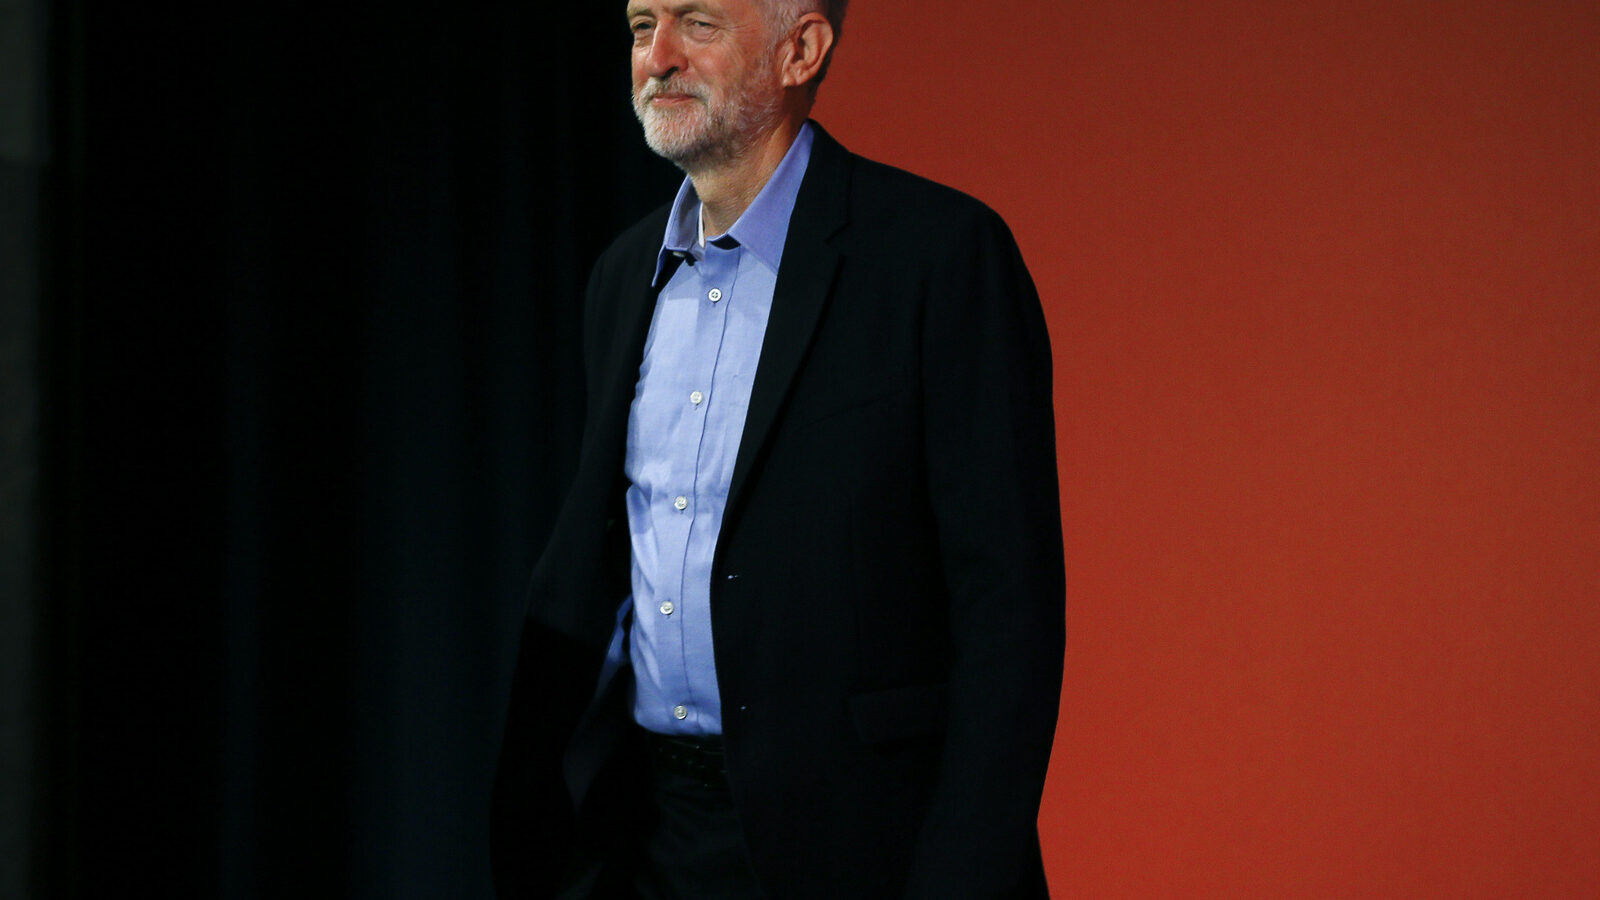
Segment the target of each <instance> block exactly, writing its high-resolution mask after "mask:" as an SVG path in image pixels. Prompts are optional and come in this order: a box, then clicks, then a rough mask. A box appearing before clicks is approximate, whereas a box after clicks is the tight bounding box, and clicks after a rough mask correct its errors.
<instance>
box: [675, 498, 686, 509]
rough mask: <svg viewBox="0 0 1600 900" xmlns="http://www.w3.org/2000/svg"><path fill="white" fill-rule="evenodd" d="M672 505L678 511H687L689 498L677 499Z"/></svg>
mask: <svg viewBox="0 0 1600 900" xmlns="http://www.w3.org/2000/svg"><path fill="white" fill-rule="evenodd" d="M672 505H673V506H675V507H677V508H678V509H688V508H689V498H688V497H679V498H678V499H676V500H674V501H672Z"/></svg>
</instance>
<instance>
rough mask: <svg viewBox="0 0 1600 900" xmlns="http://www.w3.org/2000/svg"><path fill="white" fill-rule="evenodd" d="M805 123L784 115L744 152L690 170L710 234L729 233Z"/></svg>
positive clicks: (707, 232)
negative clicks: (702, 167) (712, 164)
mask: <svg viewBox="0 0 1600 900" xmlns="http://www.w3.org/2000/svg"><path fill="white" fill-rule="evenodd" d="M803 124H805V118H804V117H801V118H792V117H789V118H784V119H782V120H780V121H779V122H778V124H777V126H776V127H774V128H773V129H772V130H771V131H769V132H767V133H765V134H763V135H761V136H759V137H757V138H756V139H755V140H754V141H753V142H752V143H751V145H750V147H749V149H747V150H746V151H745V152H743V153H740V154H738V155H736V156H734V157H732V158H730V159H726V160H721V161H719V162H718V163H717V164H716V165H714V166H708V167H706V168H704V169H697V170H693V171H690V172H689V181H690V182H692V183H693V184H694V192H695V194H697V195H698V196H699V197H700V206H701V210H702V215H704V216H705V220H704V221H705V228H706V236H707V237H713V236H716V235H721V234H726V233H727V231H728V229H729V228H732V227H733V223H734V222H737V221H739V217H740V216H742V215H744V211H745V210H747V209H749V208H750V204H751V203H754V202H755V199H756V195H757V194H759V193H761V189H762V188H763V187H765V186H766V184H767V179H769V178H771V177H772V173H773V172H775V171H777V168H778V164H779V163H781V162H783V157H784V155H785V154H787V153H788V152H789V147H790V146H791V145H792V144H793V143H794V139H795V137H796V136H797V135H798V134H799V133H800V126H801V125H803Z"/></svg>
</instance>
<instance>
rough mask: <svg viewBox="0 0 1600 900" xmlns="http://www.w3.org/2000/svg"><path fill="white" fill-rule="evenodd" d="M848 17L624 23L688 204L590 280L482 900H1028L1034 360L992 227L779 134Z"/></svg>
mask: <svg viewBox="0 0 1600 900" xmlns="http://www.w3.org/2000/svg"><path fill="white" fill-rule="evenodd" d="M844 7H845V3H844V2H843V0H836V2H825V0H631V2H630V3H629V5H628V7H627V18H628V24H629V27H630V29H631V30H632V33H633V86H634V106H635V109H636V111H637V113H638V116H639V119H640V121H641V123H642V124H643V126H644V133H645V140H646V141H647V142H648V143H649V145H650V147H651V148H652V149H654V150H655V151H656V152H657V153H659V154H661V155H662V156H665V157H666V158H668V159H670V160H672V161H673V162H674V163H676V164H677V165H678V166H679V167H680V168H682V169H683V170H684V172H685V173H686V174H687V178H686V179H685V181H684V183H683V186H682V188H681V189H680V190H679V192H678V195H677V198H676V199H675V200H674V201H673V202H672V203H671V204H670V205H668V206H665V207H663V208H662V209H660V210H659V211H657V212H656V213H655V214H653V215H651V216H649V217H648V218H646V219H645V220H644V221H642V222H640V223H639V224H637V225H636V226H634V227H633V228H631V229H629V230H628V231H627V232H625V233H624V234H623V235H622V236H621V237H620V238H618V239H617V241H616V242H615V243H614V244H613V245H612V246H611V247H610V249H608V250H607V251H606V252H605V253H604V254H603V255H602V256H601V258H600V259H599V261H598V262H597V263H596V264H595V267H594V271H593V274H592V275H591V278H590V281H589V286H588V291H587V296H586V300H585V303H586V306H585V313H584V325H583V328H584V330H583V339H582V341H583V342H582V347H583V360H584V375H585V379H586V386H587V399H586V410H587V418H586V424H585V428H584V432H583V435H582V452H581V456H580V463H579V468H578V471H577V473H576V475H575V477H574V481H573V484H572V486H571V488H570V491H569V493H568V495H567V497H566V500H565V502H564V504H563V506H562V509H561V513H560V515H559V518H558V520H557V524H556V528H555V531H554V535H553V537H552V539H551V541H550V543H549V545H548V546H547V548H546V549H545V551H544V553H543V555H542V556H541V558H540V562H539V565H538V566H537V567H536V570H535V572H534V575H533V579H532V584H531V586H530V591H529V612H528V617H527V621H526V625H525V628H524V634H523V643H522V648H521V652H520V656H519V660H518V668H517V674H516V677H515V680H514V684H513V688H512V698H511V705H510V710H509V714H508V719H507V726H506V735H505V741H504V746H503V748H502V753H501V763H500V772H499V777H498V779H497V784H496V797H495V808H494V847H493V850H494V858H495V869H496V883H497V886H498V888H499V890H500V892H501V895H502V896H504V897H523V896H530V897H547V896H566V897H613V896H623V897H627V896H641V897H651V898H655V897H661V898H695V900H705V898H754V897H767V898H774V900H777V898H818V897H861V898H878V897H883V898H888V897H914V898H938V897H948V898H963V900H967V898H978V897H1043V896H1046V888H1045V882H1044V873H1043V866H1042V863H1041V859H1040V852H1039V843H1038V834H1037V826H1036V819H1037V814H1038V804H1039V797H1040V792H1041V789H1042V784H1043V780H1044V775H1045V769H1046V765H1047V762H1048V760H1049V756H1050V746H1051V741H1052V736H1053V734H1054V729H1055V720H1056V710H1057V704H1058V702H1059V691H1060V679H1061V662H1062V656H1061V654H1062V646H1063V597H1064V585H1063V566H1062V547H1061V529H1060V519H1059V508H1058V503H1059V501H1058V496H1057V484H1056V467H1055V451H1054V425H1053V418H1052V404H1051V376H1050V348H1049V341H1048V338H1047V336H1046V333H1045V325H1044V319H1043V315H1042V313H1041V311H1040V307H1039V301H1038V298H1037V295H1036V294H1035V292H1034V287H1033V284H1032V281H1031V280H1030V278H1029V276H1028V273H1027V269H1026V268H1025V267H1024V265H1023V263H1022V259H1021V256H1020V254H1019V252H1018V250H1017V247H1016V244H1015V242H1014V241H1013V240H1012V237H1011V235H1010V233H1009V231H1008V230H1007V229H1006V226H1005V224H1004V223H1003V222H1002V221H1001V220H1000V218H999V217H998V216H997V215H995V214H994V213H993V212H992V211H991V210H989V209H988V208H987V207H985V206H983V205H982V204H981V203H979V202H978V201H976V200H973V199H971V198H970V197H967V196H964V195H962V194H960V193H957V192H956V191H953V190H950V189H948V188H944V187H940V186H939V185H936V184H933V183H932V182H928V181H925V180H922V179H919V178H917V177H915V176H912V175H909V174H906V173H904V172H901V171H899V170H896V169H892V168H889V167H887V166H883V165H880V164H877V163H873V162H870V161H868V160H865V159H862V158H860V157H857V156H854V155H852V154H850V153H848V152H847V151H846V150H845V149H844V148H842V147H841V146H840V145H839V144H838V143H837V142H836V141H834V140H833V139H832V138H831V137H830V136H829V135H828V134H827V133H826V132H825V131H823V129H822V128H821V126H820V125H818V124H816V123H815V122H812V121H810V120H809V119H808V116H809V113H810V110H811V107H812V103H813V101H814V99H815V97H816V92H817V88H818V84H819V83H820V82H821V81H822V79H823V76H824V74H825V72H826V70H827V66H828V61H829V58H830V56H831V53H832V51H833V47H834V43H835V41H836V40H837V39H838V37H839V34H840V29H841V26H842V24H843V19H844Z"/></svg>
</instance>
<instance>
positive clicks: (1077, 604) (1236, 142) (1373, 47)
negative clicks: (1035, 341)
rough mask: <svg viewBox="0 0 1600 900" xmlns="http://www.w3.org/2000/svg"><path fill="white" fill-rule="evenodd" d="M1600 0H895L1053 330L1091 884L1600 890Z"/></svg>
mask: <svg viewBox="0 0 1600 900" xmlns="http://www.w3.org/2000/svg"><path fill="white" fill-rule="evenodd" d="M1597 111H1600V4H1596V3H1594V2H1592V0H1586V2H1532V3H1491V2H1430V3H1423V2H1405V0H1390V2H1355V0H1352V2H1339V3H1334V2H1310V3H1290V2H1284V0H1262V2H1242V0H1225V2H1213V3H1206V4H1179V3H1161V2H1155V0H1091V2H1080V3H1059V2H1043V0H1011V2H1008V3H1005V4H982V5H977V6H975V5H973V4H971V3H957V2H951V0H922V2H920V3H916V4H901V3H860V4H857V6H856V8H855V9H854V10H852V12H851V18H850V21H849V23H848V28H847V31H846V35H845V40H844V43H843V44H842V45H841V49H840V54H839V57H838V59H837V62H836V66H835V69H834V74H833V75H832V76H831V78H830V82H829V84H828V85H827V86H826V87H825V88H824V91H823V102H822V103H821V105H820V106H819V109H818V113H817V115H818V117H819V118H820V119H821V120H822V121H823V122H824V123H825V124H827V125H828V126H829V127H830V129H831V130H832V131H833V132H834V133H835V134H836V135H837V136H838V137H840V138H841V139H842V140H843V141H844V142H845V143H846V145H848V146H850V147H851V148H852V149H855V150H856V151H858V152H861V153H864V154H867V155H869V156H874V157H877V158H879V159H883V160H886V161H890V162H894V163H896V164H898V165H901V166H903V167H905V168H909V169H911V170H913V171H917V172H919V173H922V174H925V175H928V176H931V177H933V178H935V179H938V180H941V181H944V182H947V183H950V184H953V185H956V186H958V187H961V188H962V189H964V190H966V191H968V192H970V193H972V194H975V195H977V196H978V197H980V198H983V199H984V200H986V201H987V202H989V203H990V204H991V205H992V206H994V207H995V208H997V209H998V210H999V211H1000V212H1001V213H1002V214H1004V215H1005V216H1006V218H1007V219H1008V220H1009V221H1010V222H1011V224H1012V226H1013V228H1014V229H1015V231H1016V233H1017V236H1018V239H1019V241H1020V243H1021V245H1022V248H1023V252H1024V254H1025V256H1026V257H1027V260H1028V262H1029V264H1030V266H1031V267H1032V269H1033V272H1034V275H1035V277H1036V279H1037V281H1038V284H1039V289H1040V293H1041V295H1042V296H1043V298H1044V302H1045V306H1046V312H1047V314H1048V317H1049V321H1050V328H1051V335H1052V338H1053V341H1054V346H1055V357H1056V391H1057V399H1056V409H1057V415H1058V419H1059V425H1058V435H1059V440H1060V459H1061V471H1062V478H1063V487H1062V508H1063V513H1064V517H1065V523H1066V535H1067V547H1066V551H1067V564H1068V579H1069V588H1068V591H1069V593H1068V629H1069V635H1068V660H1067V669H1066V687H1065V691H1064V693H1063V697H1062V707H1061V713H1062V717H1061V726H1060V732H1059V736H1058V738H1057V741H1056V748H1055V755H1054V759H1053V763H1052V767H1051V774H1050V781H1049V785H1048V788H1047V793H1046V796H1045V799H1044V808H1043V811H1042V814H1041V817H1040V823H1041V826H1042V834H1043V840H1044V844H1045V853H1046V857H1047V860H1048V866H1049V870H1050V877H1051V882H1052V885H1053V886H1054V887H1055V890H1056V891H1057V893H1058V894H1060V895H1065V896H1079V897H1094V898H1101V897H1106V898H1111V897H1241V898H1242V897H1262V898H1282V897H1329V898H1332V897H1397V898H1398V897H1424V896H1427V897H1595V896H1600V604H1597V602H1596V601H1597V599H1600V479H1597V476H1596V461H1597V460H1600V176H1597V171H1600V112H1597Z"/></svg>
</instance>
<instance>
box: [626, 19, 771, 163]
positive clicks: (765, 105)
mask: <svg viewBox="0 0 1600 900" xmlns="http://www.w3.org/2000/svg"><path fill="white" fill-rule="evenodd" d="M628 26H629V28H631V29H632V31H633V109H634V113H635V114H636V115H638V117H639V121H640V122H641V123H643V125H644V133H645V142H646V143H648V144H649V145H650V149H652V150H654V151H655V152H657V153H659V154H661V155H662V156H664V157H666V158H667V159H670V160H672V161H673V162H675V163H677V164H678V165H679V166H682V167H683V168H686V169H692V168H696V167H704V166H714V165H716V164H717V163H719V162H724V161H726V160H728V159H731V158H733V157H736V156H738V155H739V154H740V153H742V152H743V151H744V150H745V149H747V148H748V147H750V146H751V145H752V144H753V143H754V142H755V140H756V139H757V138H758V137H760V136H761V134H763V133H764V132H765V131H767V130H768V129H770V128H771V127H772V126H773V125H774V124H776V122H777V121H778V120H779V118H781V116H782V114H783V99H784V89H783V86H782V84H781V83H780V81H779V79H778V73H777V67H776V64H775V46H774V43H775V42H774V40H773V35H772V34H771V32H770V31H769V29H768V23H767V19H766V18H765V16H764V15H763V10H762V7H761V6H760V4H759V3H758V2H757V0H631V2H630V3H629V4H628Z"/></svg>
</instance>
